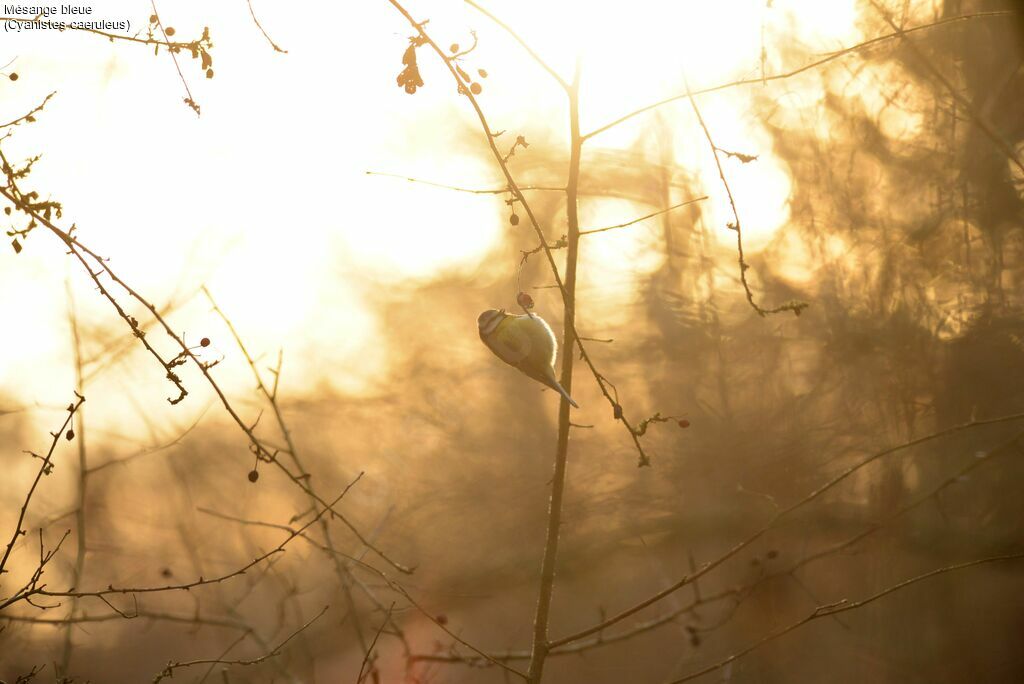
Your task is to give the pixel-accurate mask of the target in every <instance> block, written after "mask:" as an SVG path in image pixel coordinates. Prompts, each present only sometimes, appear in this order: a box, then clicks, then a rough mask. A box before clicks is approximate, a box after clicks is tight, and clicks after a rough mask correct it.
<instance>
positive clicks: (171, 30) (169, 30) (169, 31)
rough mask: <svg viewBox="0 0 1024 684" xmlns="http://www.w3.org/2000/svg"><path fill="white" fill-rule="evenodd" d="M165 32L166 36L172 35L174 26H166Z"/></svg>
mask: <svg viewBox="0 0 1024 684" xmlns="http://www.w3.org/2000/svg"><path fill="white" fill-rule="evenodd" d="M165 33H167V35H168V36H173V35H174V33H175V31H174V27H173V26H168V27H167V29H166V30H165Z"/></svg>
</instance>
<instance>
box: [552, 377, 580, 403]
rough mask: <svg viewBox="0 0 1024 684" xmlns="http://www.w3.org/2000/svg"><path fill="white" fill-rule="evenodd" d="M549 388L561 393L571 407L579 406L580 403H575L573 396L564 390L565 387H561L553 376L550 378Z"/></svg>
mask: <svg viewBox="0 0 1024 684" xmlns="http://www.w3.org/2000/svg"><path fill="white" fill-rule="evenodd" d="M551 389H553V390H556V391H557V392H558V393H559V394H561V395H562V396H563V397H565V400H566V401H567V402H569V404H570V405H571V406H572V407H573V408H579V407H580V405H579V404H577V403H576V402H575V401H574V400H573V398H572V397H570V396H569V393H568V392H566V391H565V388H564V387H562V385H561V384H560V383H559V382H558V381H557V380H555V379H554V378H551Z"/></svg>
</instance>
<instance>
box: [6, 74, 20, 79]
mask: <svg viewBox="0 0 1024 684" xmlns="http://www.w3.org/2000/svg"><path fill="white" fill-rule="evenodd" d="M7 78H9V79H11V80H12V81H17V80H18V74H16V73H12V74H11V75H10V76H8V77H7Z"/></svg>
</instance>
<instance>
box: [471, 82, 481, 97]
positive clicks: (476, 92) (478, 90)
mask: <svg viewBox="0 0 1024 684" xmlns="http://www.w3.org/2000/svg"><path fill="white" fill-rule="evenodd" d="M482 91H483V86H481V85H480V84H479V83H474V84H473V85H471V86H469V92H471V93H473V94H474V95H479V94H480V93H481V92H482Z"/></svg>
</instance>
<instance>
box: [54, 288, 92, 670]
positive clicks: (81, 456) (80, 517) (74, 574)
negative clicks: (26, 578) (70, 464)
mask: <svg viewBox="0 0 1024 684" xmlns="http://www.w3.org/2000/svg"><path fill="white" fill-rule="evenodd" d="M64 286H65V289H66V290H67V294H68V322H69V323H70V326H71V342H72V345H73V347H74V353H75V385H76V386H77V387H78V393H79V394H83V395H84V394H85V379H84V377H83V375H82V338H81V335H80V334H79V331H78V313H77V311H76V310H75V297H74V294H73V293H72V291H71V282H70V281H65V283H64ZM74 421H75V425H74V427H75V431H76V432H77V433H78V481H77V483H76V487H75V545H76V546H75V565H74V567H73V568H72V571H71V586H72V587H78V586H80V584H81V581H82V575H83V573H84V572H85V549H86V531H85V528H86V520H85V497H86V491H87V485H88V478H89V463H88V460H87V458H86V451H85V413H84V411H83V410H82V409H81V407H80V408H79V409H78V411H76V412H75V416H74ZM78 601H79V597H77V596H74V597H72V599H71V608H70V611H69V612H68V622H67V626H66V627H65V628H64V646H63V648H62V649H61V655H60V665H59V667H58V668H57V672H58V673H60V674H61V675H62V676H67V673H68V666H69V664H70V663H71V630H72V629H73V627H74V620H75V617H76V614H77V612H78Z"/></svg>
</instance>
